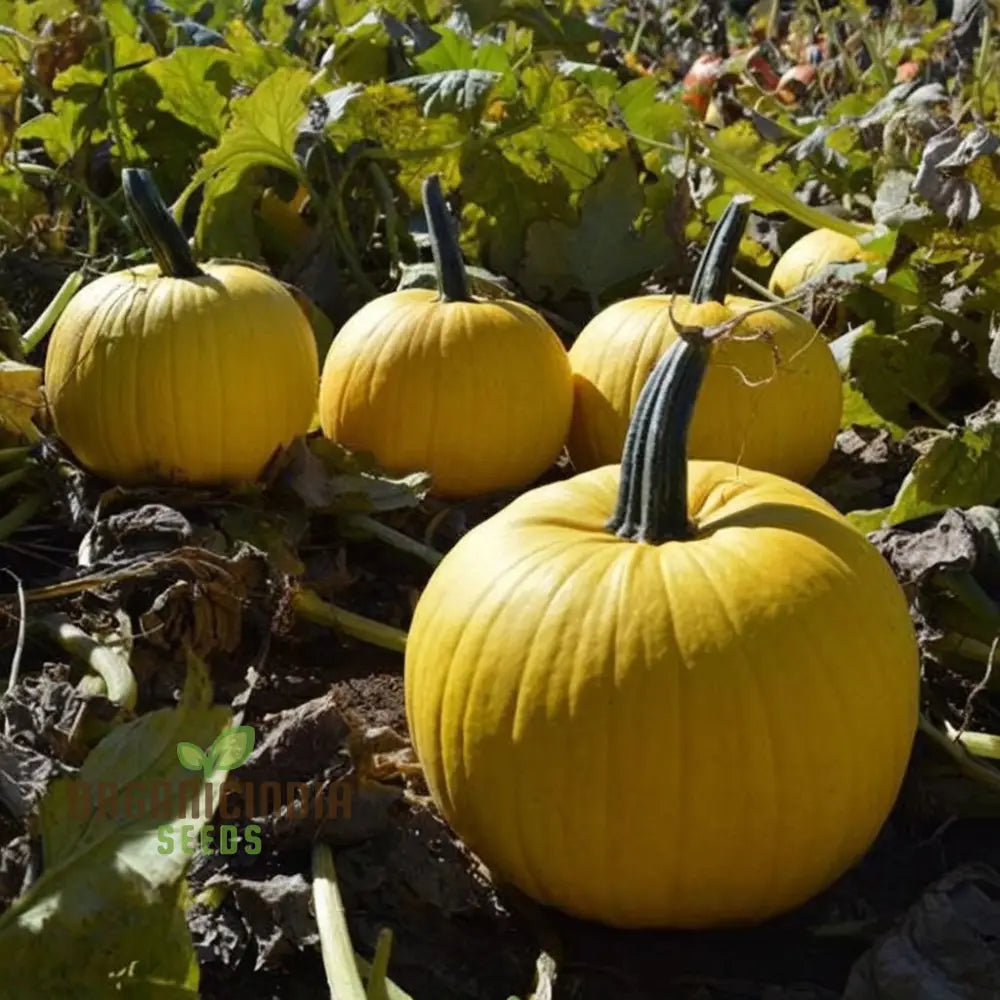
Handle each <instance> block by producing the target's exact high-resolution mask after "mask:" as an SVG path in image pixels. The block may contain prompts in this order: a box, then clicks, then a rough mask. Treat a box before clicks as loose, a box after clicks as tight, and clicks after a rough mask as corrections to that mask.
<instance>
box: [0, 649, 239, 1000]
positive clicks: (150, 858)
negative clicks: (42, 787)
mask: <svg viewBox="0 0 1000 1000" xmlns="http://www.w3.org/2000/svg"><path fill="white" fill-rule="evenodd" d="M230 718H231V716H230V712H229V710H228V709H227V708H222V707H218V708H217V707H213V706H212V690H211V683H210V681H209V678H208V675H207V673H206V671H205V668H204V666H203V665H202V664H201V663H200V662H199V661H198V660H196V659H194V658H193V657H192V658H191V659H190V661H189V666H188V678H187V682H186V684H185V688H184V692H183V695H182V697H181V701H180V703H179V705H178V706H177V707H176V708H173V709H160V710H158V711H155V712H150V713H149V714H147V715H143V716H141V717H140V718H138V719H136V720H135V721H134V722H131V723H128V724H125V725H122V726H120V727H118V728H117V729H115V730H113V731H112V732H111V734H110V735H109V736H107V737H106V738H105V739H104V740H102V741H101V743H99V744H98V745H97V747H96V748H95V749H94V750H93V751H92V752H91V753H90V755H89V756H88V757H87V759H86V760H85V761H84V764H83V767H82V768H81V769H80V773H79V775H78V776H77V777H73V778H61V779H58V780H57V781H55V782H54V783H53V784H52V785H51V786H50V788H49V791H48V793H47V795H46V797H45V799H44V800H43V801H42V804H41V808H40V816H39V826H40V832H41V838H42V852H43V857H44V866H43V870H42V874H41V875H40V877H39V878H38V879H37V881H35V882H34V883H33V884H32V885H31V887H30V888H29V889H28V891H27V893H25V894H24V895H23V896H22V897H20V898H19V899H17V900H15V901H14V903H13V904H12V905H11V907H10V908H9V909H8V910H7V912H6V913H4V914H3V915H2V916H0V954H3V955H4V956H5V961H4V975H3V977H2V981H0V996H2V997H5V998H8V997H9V998H10V1000H14V998H15V997H16V998H22V997H43V996H52V997H55V996H73V997H75V998H84V1000H100V998H104V997H107V996H108V995H109V994H111V993H112V992H114V995H116V996H118V995H124V996H131V997H134V998H135V1000H139V998H142V997H164V998H167V997H170V998H174V997H176V998H181V997H184V998H195V997H197V988H198V965H197V961H196V959H195V955H194V951H193V948H192V946H191V941H190V938H189V935H188V932H187V927H186V923H185V920H184V906H185V903H186V888H185V885H184V882H183V875H184V872H185V869H186V868H187V865H188V863H189V861H190V858H191V855H190V854H188V853H185V852H184V851H183V850H181V849H180V846H179V844H180V840H181V837H180V833H179V831H180V829H181V827H190V829H191V831H192V833H191V834H190V836H193V837H195V838H196V837H197V835H198V832H199V831H200V829H201V827H202V826H204V825H205V823H206V822H207V821H208V820H209V819H210V818H211V816H212V814H213V813H214V811H215V807H216V806H217V804H218V800H219V795H220V792H221V788H222V781H221V780H219V773H218V772H212V771H211V770H209V772H208V773H207V774H205V775H201V776H195V775H194V774H192V772H190V771H186V770H185V769H184V768H183V767H182V766H181V763H180V761H179V760H178V756H177V746H178V744H179V743H182V742H190V743H194V744H195V745H197V746H209V745H211V743H212V741H213V740H214V739H215V738H216V737H217V736H218V735H219V733H220V732H222V731H223V730H224V729H225V728H226V727H227V726H228V725H229V722H230ZM213 778H214V779H215V780H214V781H213ZM204 782H211V786H210V788H206V787H205V784H204ZM161 788H165V789H168V790H169V792H170V796H171V802H172V804H174V805H175V807H176V806H180V807H181V808H180V809H177V810H176V811H175V812H174V815H175V816H178V818H176V819H169V818H165V817H164V816H163V814H162V813H157V811H156V810H155V809H153V808H152V807H151V805H150V803H151V801H152V800H153V799H154V797H156V801H159V802H164V801H165V800H164V799H162V798H159V796H160V795H161V794H162V792H161V791H160V789H161ZM112 796H113V798H112ZM206 797H208V798H209V799H210V803H211V808H210V809H208V810H206V809H204V808H199V809H197V810H195V809H192V808H191V803H192V802H195V801H197V802H198V803H199V804H202V803H203V802H204V800H205V798H206ZM109 800H110V801H115V802H116V803H117V807H116V808H114V809H105V808H103V807H102V806H101V805H100V803H101V802H102V801H104V802H106V801H109ZM91 810H92V811H91ZM168 837H169V838H170V839H171V840H172V843H173V846H174V850H169V851H168V850H164V845H165V844H167V843H168ZM116 988H117V992H115V989H116Z"/></svg>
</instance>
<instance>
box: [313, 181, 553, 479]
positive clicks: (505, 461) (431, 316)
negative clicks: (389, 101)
mask: <svg viewBox="0 0 1000 1000" xmlns="http://www.w3.org/2000/svg"><path fill="white" fill-rule="evenodd" d="M423 194H424V208H425V212H426V215H427V222H428V227H429V230H430V236H431V246H432V248H433V252H434V260H435V263H436V265H437V269H438V283H439V288H438V290H437V291H434V290H432V289H424V288H413V289H406V290H402V291H396V292H391V293H389V294H387V295H382V296H380V297H379V298H377V299H373V300H372V301H371V302H369V303H368V304H367V305H365V306H364V307H363V308H362V309H361V310H360V311H359V312H357V313H355V314H354V315H353V316H352V317H351V318H350V319H349V320H348V321H347V323H345V324H344V326H343V327H342V328H341V329H340V330H339V332H338V333H337V335H336V337H335V338H334V341H333V344H332V345H331V347H330V350H329V352H328V353H327V356H326V361H325V362H324V365H323V374H322V379H321V383H320V397H319V411H320V422H321V424H322V427H323V433H324V434H325V435H326V436H327V437H329V438H332V439H333V440H334V441H337V442H339V443H340V444H343V445H345V446H346V447H348V448H350V449H352V450H354V451H365V452H369V453H371V454H373V455H374V457H375V458H376V460H377V461H378V462H379V463H380V464H381V465H382V466H383V467H384V468H385V469H387V470H389V471H391V472H396V473H408V472H414V471H418V470H424V471H427V472H430V473H431V476H432V477H433V485H432V490H433V492H434V493H435V494H436V495H438V496H442V497H455V498H457V497H469V496H475V495H477V494H482V493H488V492H492V491H494V490H502V489H515V488H518V487H521V486H524V485H526V484H528V483H530V482H531V481H532V480H534V479H536V478H537V477H538V476H540V475H541V474H542V473H543V472H544V471H545V470H546V469H547V468H549V466H550V465H552V463H553V462H554V461H555V460H556V458H557V457H558V456H559V452H560V451H561V450H562V447H563V444H564V443H565V440H566V433H567V431H568V429H569V421H570V416H571V413H572V407H573V385H572V376H571V373H570V368H569V359H568V358H567V355H566V349H565V348H564V347H563V345H562V342H561V341H560V340H559V338H558V336H557V335H556V333H555V331H554V330H553V329H552V328H551V327H550V326H549V325H548V323H546V322H545V320H544V319H542V317H541V316H540V315H539V314H538V313H537V312H535V311H534V310H533V309H531V308H529V307H528V306H526V305H522V304H521V303H518V302H513V301H509V300H499V301H498V300H492V301H486V300H479V299H473V298H472V296H471V295H470V294H469V289H468V283H467V277H466V273H465V267H464V264H463V262H462V257H461V253H460V251H459V249H458V246H457V244H456V242H455V238H454V235H453V233H452V229H451V219H450V217H449V215H448V211H447V208H446V207H445V204H444V198H443V196H442V193H441V187H440V182H439V180H438V177H437V176H436V175H434V176H431V177H429V178H428V179H427V181H426V182H425V184H424V188H423Z"/></svg>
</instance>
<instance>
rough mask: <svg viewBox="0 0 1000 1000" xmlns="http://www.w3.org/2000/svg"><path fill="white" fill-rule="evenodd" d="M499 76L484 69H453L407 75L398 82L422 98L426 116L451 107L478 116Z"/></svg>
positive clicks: (453, 109) (452, 109)
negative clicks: (419, 74) (420, 74)
mask: <svg viewBox="0 0 1000 1000" xmlns="http://www.w3.org/2000/svg"><path fill="white" fill-rule="evenodd" d="M499 79H500V74H499V73H491V72H489V71H487V70H482V69H455V70H446V71H444V72H442V73H425V74H423V75H422V76H409V77H406V78H404V79H402V80H400V81H399V83H400V85H401V86H404V87H408V88H410V89H411V90H412V91H413V92H414V93H415V94H416V95H417V97H418V98H419V99H420V100H421V101H423V113H424V114H425V115H426V116H428V117H430V116H431V115H439V114H441V113H442V112H446V111H450V112H453V113H459V114H463V115H467V116H469V117H476V118H478V117H479V115H480V114H482V111H483V108H484V107H485V106H486V102H487V100H488V99H489V96H490V91H491V90H492V89H493V85H494V84H495V83H496V81H497V80H499Z"/></svg>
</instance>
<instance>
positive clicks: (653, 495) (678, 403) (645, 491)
mask: <svg viewBox="0 0 1000 1000" xmlns="http://www.w3.org/2000/svg"><path fill="white" fill-rule="evenodd" d="M748 215H749V209H748V207H747V200H746V199H743V198H734V199H733V200H732V201H731V202H730V203H729V205H728V207H727V208H726V210H725V212H724V213H723V214H722V217H721V218H720V219H719V221H718V222H717V223H716V226H715V229H714V230H713V231H712V235H711V236H710V237H709V239H708V245H707V246H706V247H705V252H704V254H703V256H702V258H701V261H700V262H699V264H698V269H697V271H696V272H695V276H694V282H693V284H692V287H691V301H692V302H695V303H700V302H713V301H714V302H724V301H725V298H726V292H727V290H728V285H729V276H730V272H731V270H732V266H733V260H734V259H735V257H736V251H737V249H738V248H739V244H740V239H741V237H742V236H743V230H744V229H745V227H746V223H747V217H748ZM678 332H679V336H678V338H677V340H675V341H674V342H673V344H671V345H670V347H669V348H668V349H667V350H666V352H665V353H664V354H663V357H661V358H660V360H659V361H658V362H657V364H656V367H655V368H654V369H653V371H652V374H651V375H650V376H649V378H648V379H647V380H646V384H645V385H644V386H643V389H642V392H641V393H640V394H639V399H638V402H637V403H636V407H635V412H634V413H633V414H632V419H631V421H630V422H629V428H628V434H627V435H626V438H625V449H624V453H623V455H622V466H621V483H620V485H619V488H618V503H617V506H616V507H615V512H614V514H613V515H612V517H611V520H610V521H608V525H607V527H608V530H609V531H612V532H614V533H615V534H616V535H618V537H619V538H627V539H629V540H630V541H633V542H649V543H650V544H653V545H658V544H660V543H662V542H667V541H672V540H680V539H683V538H689V537H691V534H692V530H691V525H690V524H689V522H688V501H687V434H688V428H689V426H690V424H691V417H692V415H693V414H694V405H695V401H696V400H697V398H698V390H699V389H700V388H701V381H702V378H703V377H704V375H705V369H706V368H707V367H708V358H709V351H710V347H711V341H710V339H709V338H708V337H707V336H705V331H704V329H703V328H702V327H698V326H693V327H687V326H684V327H680V328H679V330H678Z"/></svg>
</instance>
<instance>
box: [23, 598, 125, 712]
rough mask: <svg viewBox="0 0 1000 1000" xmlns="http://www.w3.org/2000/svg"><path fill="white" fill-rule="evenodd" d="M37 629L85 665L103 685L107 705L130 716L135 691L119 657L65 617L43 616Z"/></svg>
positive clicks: (115, 652) (114, 651)
mask: <svg viewBox="0 0 1000 1000" xmlns="http://www.w3.org/2000/svg"><path fill="white" fill-rule="evenodd" d="M38 625H39V626H40V627H41V628H43V629H44V630H45V631H46V632H47V633H48V635H49V636H50V637H51V638H52V639H53V640H54V641H55V642H56V643H58V644H59V645H60V646H61V647H62V648H63V649H64V650H65V651H66V652H67V653H69V654H70V655H71V656H75V657H77V659H80V660H82V661H83V662H84V663H86V664H87V666H88V667H89V668H90V669H91V670H92V671H93V672H94V673H95V674H97V675H98V676H99V677H100V678H101V680H103V681H104V687H105V688H106V689H107V692H108V700H109V701H111V702H114V703H115V704H116V705H118V706H120V707H121V708H124V709H127V710H128V711H130V712H131V711H132V710H133V709H134V708H135V703H136V698H137V696H138V690H139V689H138V686H137V684H136V680H135V674H133V673H132V668H131V667H130V666H129V663H128V660H127V659H126V658H125V657H124V656H123V655H122V654H121V653H119V652H118V651H117V650H115V649H111V648H110V647H108V646H105V645H102V644H101V643H99V642H98V641H97V640H96V639H94V638H92V637H91V636H89V635H87V633H86V632H84V631H83V630H82V629H80V628H77V627H76V625H74V624H73V623H72V622H71V621H70V620H69V618H67V617H66V615H63V614H52V615H46V616H45V617H43V618H40V619H39V620H38Z"/></svg>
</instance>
